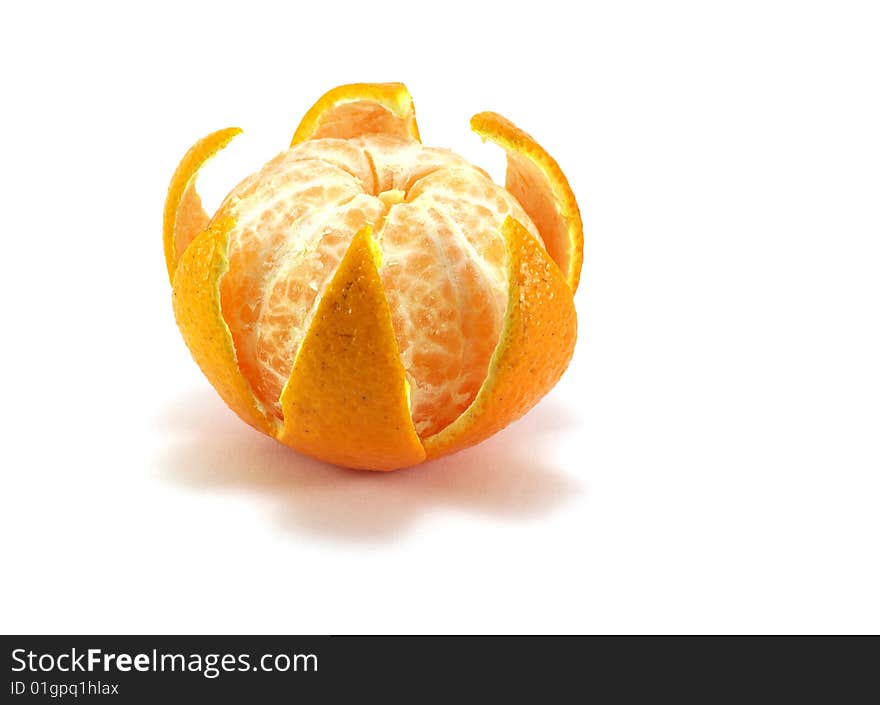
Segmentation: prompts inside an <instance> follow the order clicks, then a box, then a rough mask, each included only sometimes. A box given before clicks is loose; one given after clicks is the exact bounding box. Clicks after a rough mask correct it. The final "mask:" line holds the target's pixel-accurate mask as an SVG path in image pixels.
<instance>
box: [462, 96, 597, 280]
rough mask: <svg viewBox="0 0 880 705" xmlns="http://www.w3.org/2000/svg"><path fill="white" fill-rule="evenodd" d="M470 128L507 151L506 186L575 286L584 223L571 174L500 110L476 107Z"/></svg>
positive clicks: (582, 256)
mask: <svg viewBox="0 0 880 705" xmlns="http://www.w3.org/2000/svg"><path fill="white" fill-rule="evenodd" d="M471 129H472V130H473V131H474V132H476V133H477V134H478V135H479V136H480V137H481V138H482V139H483V140H484V141H485V140H491V141H492V142H494V143H495V144H497V145H498V146H500V147H501V148H502V149H504V151H505V152H507V176H506V182H505V188H506V189H507V190H508V191H510V192H511V193H512V194H513V195H514V196H515V197H516V199H517V200H518V201H519V202H520V205H522V207H523V210H525V212H526V213H528V214H529V218H531V219H532V222H533V223H534V224H535V227H537V228H538V232H539V233H540V234H541V239H542V240H544V245H545V246H546V247H547V252H549V253H550V257H552V258H553V261H554V262H556V264H558V265H559V268H560V269H561V270H562V272H563V274H564V275H565V279H566V281H567V282H568V285H569V286H570V287H571V290H572V292H574V291H577V286H578V282H579V281H580V276H581V265H582V264H583V261H584V228H583V223H582V221H581V214H580V210H579V209H578V204H577V201H576V200H575V197H574V193H573V192H572V190H571V187H570V186H569V185H568V179H566V178H565V174H563V173H562V169H560V168H559V164H557V163H556V160H555V159H553V157H551V156H550V155H549V154H548V153H547V151H546V150H545V149H544V148H543V147H541V145H539V144H538V143H537V142H536V141H535V140H534V139H533V138H532V136H531V135H529V134H528V133H526V132H524V131H523V130H521V129H519V128H518V127H517V126H516V125H514V124H513V123H512V122H511V121H510V120H508V119H507V118H505V117H503V116H501V115H499V114H498V113H491V112H485V113H478V114H477V115H474V116H473V117H472V118H471Z"/></svg>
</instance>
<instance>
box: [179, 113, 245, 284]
mask: <svg viewBox="0 0 880 705" xmlns="http://www.w3.org/2000/svg"><path fill="white" fill-rule="evenodd" d="M240 133H241V129H240V128H238V127H227V128H226V129H224V130H217V132H212V133H211V134H210V135H208V136H207V137H203V138H202V139H200V140H199V141H198V142H196V143H195V144H194V145H193V146H192V147H190V149H189V151H188V152H187V153H186V154H185V155H184V157H183V159H182V160H181V162H180V164H179V165H178V167H177V170H176V171H175V172H174V176H172V177H171V185H170V186H169V187H168V195H167V197H166V198H165V214H164V218H163V220H162V242H163V245H164V247H165V265H166V266H167V267H168V279H169V280H172V281H173V279H174V271H175V269H177V263H178V261H179V260H180V257H181V255H182V254H183V253H184V251H185V250H186V248H187V247H188V246H189V244H190V243H191V242H192V241H193V240H194V239H195V238H196V236H197V235H198V234H199V233H200V232H202V231H203V230H204V229H205V228H206V227H208V221H209V218H208V214H207V213H205V209H204V208H202V200H201V199H200V198H199V194H198V193H197V192H196V176H197V175H198V173H199V170H200V169H201V168H202V166H203V165H204V163H205V162H206V161H208V160H209V159H210V158H211V157H213V156H214V155H215V154H217V152H219V151H220V150H221V149H223V148H224V147H225V146H226V145H227V144H229V142H230V141H232V138H233V137H235V136H236V135H238V134H240Z"/></svg>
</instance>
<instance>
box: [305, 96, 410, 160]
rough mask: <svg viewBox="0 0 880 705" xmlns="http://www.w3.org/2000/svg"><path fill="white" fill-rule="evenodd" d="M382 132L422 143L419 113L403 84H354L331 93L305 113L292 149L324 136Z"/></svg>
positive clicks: (342, 137) (340, 137)
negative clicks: (418, 123)
mask: <svg viewBox="0 0 880 705" xmlns="http://www.w3.org/2000/svg"><path fill="white" fill-rule="evenodd" d="M370 133H382V134H386V135H393V136H399V137H411V138H412V139H414V140H416V141H417V142H418V141H420V140H419V128H418V125H417V124H416V110H415V108H414V107H413V102H412V98H411V97H410V95H409V91H408V90H407V89H406V86H404V85H403V84H402V83H351V84H349V85H346V86H338V87H337V88H333V89H332V90H329V91H327V92H326V93H325V94H324V95H323V96H321V98H319V99H318V101H317V102H316V103H315V104H314V105H313V106H312V107H311V108H310V109H309V111H308V112H307V113H306V114H305V117H303V119H302V121H301V122H300V124H299V127H297V128H296V132H295V133H294V135H293V139H292V140H291V142H290V146H291V147H293V146H295V145H297V144H299V143H300V142H305V141H306V140H309V139H319V138H322V137H334V138H339V139H351V138H352V137H360V136H361V135H365V134H370Z"/></svg>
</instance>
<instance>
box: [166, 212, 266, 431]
mask: <svg viewBox="0 0 880 705" xmlns="http://www.w3.org/2000/svg"><path fill="white" fill-rule="evenodd" d="M233 225H234V221H233V220H232V219H231V218H224V219H221V220H219V221H217V222H214V223H211V225H210V226H209V227H208V228H207V229H206V230H203V231H202V233H201V234H200V235H198V236H197V237H196V238H195V240H193V241H192V243H191V244H190V246H189V247H187V248H186V251H185V252H184V253H183V257H181V259H180V262H179V263H178V266H177V270H176V271H175V273H174V283H173V296H172V298H173V302H174V317H175V318H176V319H177V325H178V327H179V328H180V332H181V334H182V335H183V339H184V340H185V341H186V344H187V347H189V349H190V352H191V353H192V356H193V359H194V360H195V361H196V364H198V366H199V367H200V368H201V370H202V372H203V373H204V374H205V377H207V378H208V380H209V381H210V382H211V384H213V385H214V387H215V388H216V389H217V391H218V392H219V393H220V396H221V397H222V398H223V401H225V402H226V403H227V404H228V405H229V407H230V408H231V409H232V410H233V411H235V412H236V413H237V414H238V415H239V416H240V417H241V418H242V419H244V420H245V421H246V422H247V423H249V424H250V425H251V426H253V427H254V428H256V429H258V430H259V431H262V432H263V433H267V434H269V435H270V436H274V435H275V432H276V427H277V425H278V424H277V421H276V420H275V418H274V417H272V416H271V415H269V414H267V413H266V411H265V410H264V409H263V405H262V404H261V403H260V402H259V400H257V398H256V397H255V396H254V393H253V391H252V390H251V386H250V384H248V382H247V380H246V379H245V378H244V375H242V373H241V369H240V368H239V366H238V356H237V354H236V352H235V346H234V345H233V342H232V334H231V333H230V332H229V326H228V325H227V324H226V321H225V320H224V318H223V313H222V310H221V308H220V279H221V278H222V277H223V275H224V274H225V273H226V271H227V269H228V268H229V261H228V260H227V258H226V252H227V249H228V247H229V232H230V230H231V229H232V227H233Z"/></svg>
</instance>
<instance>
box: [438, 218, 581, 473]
mask: <svg viewBox="0 0 880 705" xmlns="http://www.w3.org/2000/svg"><path fill="white" fill-rule="evenodd" d="M502 232H503V234H504V241H505V243H506V245H507V272H508V282H509V289H508V291H509V298H508V304H507V315H506V317H505V321H504V328H503V329H502V331H501V339H500V340H499V341H498V346H497V347H496V348H495V354H494V355H493V357H492V362H491V363H490V365H489V374H488V375H487V377H486V381H485V382H484V383H483V386H482V388H481V389H480V392H479V394H478V395H477V398H476V399H475V400H474V402H473V403H472V404H471V405H470V407H468V409H467V410H466V411H465V412H464V413H463V414H462V415H461V416H459V417H458V419H457V420H456V421H454V422H453V423H452V424H451V425H449V426H447V427H446V428H445V429H444V430H443V431H441V432H440V433H438V434H437V435H435V436H432V437H431V438H428V439H427V440H426V441H425V449H426V450H427V453H428V457H429V458H436V457H439V456H441V455H446V454H447V453H452V452H454V451H456V450H460V449H462V448H466V447H468V446H472V445H474V444H476V443H479V442H480V441H483V440H485V439H487V438H488V437H489V436H491V435H493V434H494V433H496V432H497V431H500V430H501V429H502V428H504V427H505V426H507V425H508V424H509V423H511V422H513V421H515V420H516V419H518V418H520V417H521V416H522V415H523V414H525V413H526V412H527V411H528V410H529V409H531V408H532V407H533V406H534V405H535V404H537V403H538V401H539V400H540V399H541V397H543V396H544V395H545V394H546V393H547V392H548V391H550V389H551V388H552V387H553V385H555V384H556V382H557V381H558V380H559V378H560V377H561V376H562V373H563V372H565V368H566V367H567V366H568V362H569V360H570V359H571V356H572V353H573V352H574V344H575V340H576V338H577V318H576V315H575V310H574V299H573V298H572V296H571V292H570V290H569V288H568V284H567V282H566V281H565V278H564V277H563V275H562V272H561V271H560V270H559V267H557V266H556V264H555V263H554V262H553V261H552V260H551V259H550V257H549V256H548V255H547V252H546V251H545V250H544V248H542V247H541V246H540V245H539V244H538V243H537V242H536V241H535V238H533V237H532V236H531V234H530V233H529V232H528V231H527V230H526V229H525V228H524V227H523V226H522V225H520V224H519V223H518V222H517V221H516V220H514V219H513V218H508V219H507V220H506V221H505V223H504V227H503V228H502Z"/></svg>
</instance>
